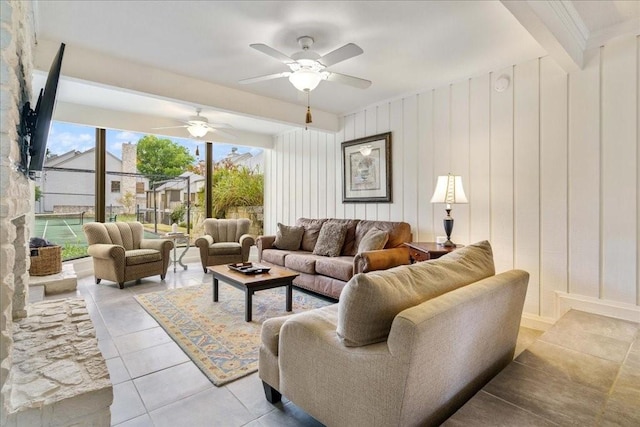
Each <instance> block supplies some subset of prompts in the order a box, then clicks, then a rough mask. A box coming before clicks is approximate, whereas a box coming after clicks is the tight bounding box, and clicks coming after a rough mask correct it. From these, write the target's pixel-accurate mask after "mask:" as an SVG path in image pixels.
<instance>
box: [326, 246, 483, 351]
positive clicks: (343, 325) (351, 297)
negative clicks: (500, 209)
mask: <svg viewBox="0 0 640 427" xmlns="http://www.w3.org/2000/svg"><path fill="white" fill-rule="evenodd" d="M494 274H495V268H494V264H493V253H492V251H491V245H490V244H489V242H487V241H483V242H478V243H475V244H473V245H469V246H466V247H464V248H461V249H458V250H456V251H454V252H451V253H449V254H447V255H445V256H443V257H441V258H438V259H437V260H433V261H426V262H419V263H416V264H412V265H405V266H400V267H395V268H392V269H390V270H384V271H372V272H369V273H366V274H364V273H360V274H357V275H355V276H354V277H353V278H352V279H351V280H350V281H349V282H348V283H347V284H346V286H345V287H344V290H343V291H342V294H341V295H340V303H339V308H338V312H339V316H338V327H337V331H336V332H337V334H338V337H339V338H340V340H341V341H342V342H343V344H344V345H345V346H347V347H358V346H363V345H367V344H373V343H376V342H381V341H384V340H386V338H387V336H388V335H389V331H390V330H391V324H392V323H393V319H394V318H395V317H396V315H397V314H398V313H400V312H401V311H403V310H405V309H407V308H409V307H412V306H414V305H417V304H420V303H422V302H424V301H426V300H429V299H431V298H434V297H437V296H439V295H442V294H444V293H446V292H449V291H452V290H454V289H457V288H459V287H462V286H465V285H468V284H470V283H473V282H477V281H479V280H482V279H484V278H486V277H489V276H493V275H494Z"/></svg>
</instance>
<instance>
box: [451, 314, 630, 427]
mask: <svg viewBox="0 0 640 427" xmlns="http://www.w3.org/2000/svg"><path fill="white" fill-rule="evenodd" d="M445 424H446V425H447V426H484V425H487V424H490V425H535V426H547V425H549V426H550V425H585V426H629V427H631V426H634V427H635V426H640V324H639V323H635V322H628V321H624V320H619V319H614V318H611V317H605V316H599V315H597V314H592V313H585V312H581V311H574V310H571V311H569V312H568V313H566V314H565V315H564V316H562V318H560V319H559V320H558V321H557V322H556V324H555V325H554V326H553V327H552V328H551V329H550V330H548V331H547V332H545V333H544V334H543V335H542V336H540V337H539V338H538V339H537V340H535V342H533V343H532V344H531V345H529V346H528V347H527V349H526V350H524V351H523V352H522V353H520V355H519V356H518V357H517V358H516V360H515V361H514V362H512V363H511V364H510V365H509V366H507V367H506V368H505V369H504V370H502V372H500V373H499V374H498V375H497V376H496V377H495V378H493V379H492V380H491V381H490V382H489V383H488V384H487V385H486V386H485V387H484V388H483V389H482V390H481V391H480V392H479V393H477V394H476V395H475V396H474V397H473V398H472V399H471V400H469V401H468V402H467V404H466V405H465V406H464V407H463V408H462V409H460V410H459V411H458V412H457V413H456V414H454V415H453V416H452V417H451V418H449V420H447V422H446V423H445Z"/></svg>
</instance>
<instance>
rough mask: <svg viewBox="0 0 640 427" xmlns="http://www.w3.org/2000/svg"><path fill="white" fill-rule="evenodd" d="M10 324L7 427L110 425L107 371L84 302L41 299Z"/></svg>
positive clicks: (111, 397)
mask: <svg viewBox="0 0 640 427" xmlns="http://www.w3.org/2000/svg"><path fill="white" fill-rule="evenodd" d="M28 309H29V316H28V317H26V318H24V319H21V320H18V321H16V322H15V323H14V325H13V339H14V345H13V352H12V358H13V365H12V367H11V371H10V372H9V378H8V380H7V382H6V384H5V387H4V388H3V390H2V392H3V394H4V396H5V404H6V408H5V409H6V410H7V418H6V421H7V424H6V425H7V426H36V425H37V426H64V425H74V426H85V425H86V426H89V425H91V426H108V425H109V424H110V420H111V415H110V410H109V407H110V406H111V403H112V402H113V387H112V385H111V381H110V379H109V371H108V370H107V365H106V362H105V360H104V358H103V357H102V353H101V352H100V350H99V349H98V341H97V340H96V337H95V330H94V328H93V324H92V322H91V319H90V317H89V313H88V311H87V307H86V303H85V301H84V300H83V299H80V298H74V299H61V300H51V301H43V302H40V303H36V304H32V305H30V306H29V308H28Z"/></svg>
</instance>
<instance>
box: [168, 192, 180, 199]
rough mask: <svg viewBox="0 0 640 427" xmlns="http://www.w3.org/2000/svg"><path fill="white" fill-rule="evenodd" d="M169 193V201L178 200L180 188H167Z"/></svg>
mask: <svg viewBox="0 0 640 427" xmlns="http://www.w3.org/2000/svg"><path fill="white" fill-rule="evenodd" d="M167 193H169V201H170V202H179V201H180V190H167Z"/></svg>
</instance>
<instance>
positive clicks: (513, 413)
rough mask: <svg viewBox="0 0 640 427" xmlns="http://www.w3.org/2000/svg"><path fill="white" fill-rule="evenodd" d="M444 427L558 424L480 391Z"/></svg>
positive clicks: (504, 426)
mask: <svg viewBox="0 0 640 427" xmlns="http://www.w3.org/2000/svg"><path fill="white" fill-rule="evenodd" d="M442 425H443V426H445V427H455V426H460V427H466V426H483V427H484V426H492V427H513V426H554V425H556V424H554V423H552V422H550V421H548V420H545V419H544V418H541V417H539V416H537V415H535V414H532V413H531V412H528V411H525V410H524V409H522V408H518V407H517V406H514V405H512V404H510V403H507V402H505V401H504V400H502V399H499V398H497V397H495V396H492V395H491V394H489V393H486V392H484V391H480V392H479V393H478V394H476V395H475V396H474V397H473V399H471V400H470V401H469V402H468V403H467V404H466V405H464V406H463V407H462V408H461V409H460V410H458V412H456V413H455V414H454V415H453V416H452V417H451V418H449V419H448V420H447V421H445V422H444V423H443V424H442Z"/></svg>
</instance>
